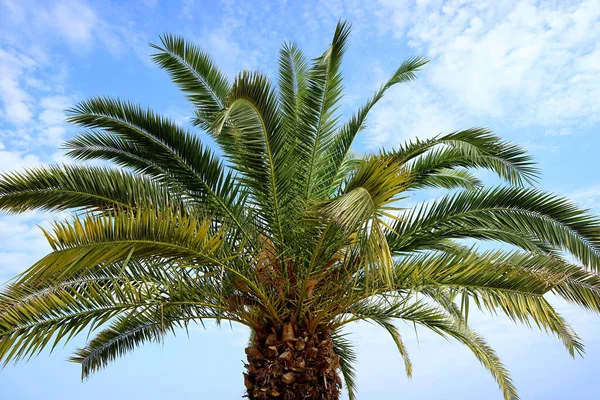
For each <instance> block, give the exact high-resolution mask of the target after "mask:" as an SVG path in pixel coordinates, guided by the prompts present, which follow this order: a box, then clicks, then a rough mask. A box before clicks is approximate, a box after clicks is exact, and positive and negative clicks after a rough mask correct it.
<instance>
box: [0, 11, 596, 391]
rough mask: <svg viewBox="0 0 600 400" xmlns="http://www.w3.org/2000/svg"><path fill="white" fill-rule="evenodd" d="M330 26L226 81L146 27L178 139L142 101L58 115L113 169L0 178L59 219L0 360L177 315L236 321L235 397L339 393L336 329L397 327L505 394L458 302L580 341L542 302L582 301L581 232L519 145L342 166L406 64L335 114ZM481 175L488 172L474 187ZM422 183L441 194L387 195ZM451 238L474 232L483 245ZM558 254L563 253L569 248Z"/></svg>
mask: <svg viewBox="0 0 600 400" xmlns="http://www.w3.org/2000/svg"><path fill="white" fill-rule="evenodd" d="M349 32H350V29H349V25H348V24H346V23H344V22H341V23H339V24H338V26H337V28H336V30H335V34H334V37H333V40H332V43H331V45H330V46H329V48H328V49H327V50H326V51H325V52H324V53H323V54H322V55H321V56H320V57H318V58H316V59H315V60H313V61H312V62H309V61H307V59H306V58H305V56H304V55H303V53H302V52H301V51H300V50H299V49H298V47H296V46H295V45H293V44H284V45H283V47H282V49H281V52H280V58H279V76H278V82H277V87H276V88H275V87H274V86H273V85H272V84H271V82H270V80H269V79H268V78H267V77H266V76H264V75H262V74H260V73H256V72H245V71H244V72H242V73H240V74H239V75H238V76H237V77H236V78H235V80H234V81H233V82H232V83H230V81H229V80H228V79H227V78H226V77H225V76H224V74H222V73H221V72H220V71H219V70H218V69H217V67H216V66H215V65H214V64H213V62H212V61H211V59H210V58H209V56H208V55H207V54H206V53H204V52H203V51H201V50H200V49H199V48H198V47H196V46H194V45H192V44H190V43H188V42H186V41H184V40H183V39H181V38H179V37H176V36H171V35H164V36H163V37H162V38H161V44H160V45H153V47H154V48H155V49H156V54H154V55H153V56H152V58H153V60H154V61H155V62H156V63H157V64H158V65H159V66H160V67H162V68H164V69H165V70H167V71H168V73H169V74H170V76H171V78H172V80H173V81H174V82H175V83H176V84H177V85H178V86H179V87H180V88H181V89H182V90H183V91H184V92H185V93H186V94H187V96H188V98H189V100H190V101H191V103H192V105H193V107H194V112H195V118H194V120H193V121H194V125H195V126H197V127H199V128H201V129H202V130H204V131H206V132H208V133H209V134H210V135H211V136H212V139H213V141H214V143H215V144H216V145H218V147H219V149H220V150H218V151H216V150H213V148H212V147H214V146H212V147H211V146H207V145H205V144H203V143H201V141H200V139H199V138H198V137H197V136H196V135H195V134H193V133H190V132H188V131H187V130H186V129H184V128H182V127H181V126H179V125H177V124H175V123H173V122H172V121H170V120H169V119H167V118H164V117H161V116H159V115H157V114H155V113H153V112H152V111H150V110H146V109H144V108H141V107H140V106H137V105H134V104H131V103H128V102H124V101H121V100H114V99H109V98H93V99H90V100H88V101H85V102H82V103H80V104H79V105H77V106H76V107H74V108H73V109H71V110H70V116H69V121H70V122H72V123H74V124H76V125H78V126H80V127H83V128H85V129H87V131H86V132H84V133H82V134H80V135H79V136H77V137H75V138H74V139H72V140H70V141H69V142H67V144H66V148H67V149H68V155H70V156H71V157H73V158H75V159H77V160H108V161H111V162H113V163H114V164H116V165H118V166H119V167H121V168H113V167H106V166H88V165H85V164H84V165H65V166H51V167H47V168H36V169H29V170H26V171H23V172H13V173H8V174H4V175H2V177H1V178H0V209H2V210H4V211H7V212H24V211H28V210H33V209H42V210H50V211H57V210H73V212H72V218H70V219H69V220H67V221H64V222H56V223H55V224H54V225H53V227H52V229H50V230H49V231H45V232H44V233H45V235H46V237H47V239H48V241H49V243H50V245H51V246H52V252H51V253H50V254H48V255H47V256H45V257H44V258H42V259H41V260H39V261H38V262H37V263H35V264H34V265H33V266H32V267H30V268H29V269H27V270H26V271H25V272H23V273H22V274H21V275H19V276H18V277H16V278H15V279H14V280H13V281H11V282H10V283H9V284H7V285H6V287H5V288H4V289H3V291H2V292H1V294H0V306H1V309H0V359H1V360H4V361H5V362H7V363H8V362H10V361H18V360H21V359H23V358H27V357H30V356H33V355H36V354H38V353H39V352H40V351H41V350H42V349H43V348H45V347H48V346H51V347H52V348H53V347H54V346H55V345H56V344H57V343H59V342H61V341H68V340H69V339H71V338H72V337H73V336H74V335H76V334H78V333H79V332H81V331H82V330H83V329H85V328H90V327H91V329H92V330H96V331H99V332H97V334H96V336H95V337H94V338H92V339H91V340H90V341H89V342H88V343H87V345H86V346H85V347H83V348H81V349H79V350H77V352H76V354H75V355H74V356H73V357H72V358H71V360H72V361H75V362H78V363H81V365H82V373H83V376H84V377H86V376H88V375H89V374H90V373H92V372H94V371H96V370H98V369H100V368H102V367H104V366H106V365H107V364H108V363H109V362H111V361H113V360H114V359H115V358H117V357H118V356H121V355H123V354H124V353H126V352H128V351H130V350H133V349H134V348H135V347H137V346H138V345H140V344H142V343H143V342H147V341H156V340H161V338H162V337H163V336H164V335H165V334H168V333H169V332H173V331H174V330H175V329H177V328H180V327H186V326H187V325H188V324H189V323H191V322H202V323H204V321H205V320H215V321H216V322H217V323H220V322H222V321H232V322H237V323H240V324H243V325H246V326H248V327H249V328H250V330H251V333H252V334H251V338H250V344H249V346H248V348H247V349H246V353H247V355H248V364H247V365H246V367H247V372H246V374H245V385H246V388H247V391H248V394H247V396H248V397H249V398H251V399H268V398H282V399H296V398H297V399H301V398H302V399H304V398H314V399H317V398H323V397H326V398H332V399H334V398H337V397H338V396H339V391H340V388H341V383H342V381H341V379H340V377H339V376H338V373H340V374H341V375H342V377H343V378H344V381H345V384H346V388H347V390H348V392H349V395H350V397H351V398H354V397H355V387H354V386H355V385H354V371H353V362H354V353H353V351H352V343H351V342H350V341H349V340H348V338H347V337H346V336H345V335H344V334H343V333H342V328H343V327H344V326H345V325H347V324H349V323H351V322H355V321H360V320H368V321H371V322H374V323H375V324H377V325H379V326H381V327H382V328H383V329H385V330H387V331H388V332H389V334H390V335H391V339H392V340H393V341H394V342H395V344H396V345H397V347H398V350H399V351H400V353H401V355H402V357H403V358H404V361H405V366H406V372H407V373H408V374H409V375H410V374H411V363H410V360H409V357H408V354H407V351H406V349H405V347H404V344H403V342H402V339H401V337H400V334H399V332H398V330H397V328H396V326H395V325H394V322H395V321H398V320H404V321H408V322H410V323H414V324H416V325H420V326H423V327H425V328H428V329H431V330H433V331H435V332H436V333H439V334H440V335H443V336H446V337H452V338H454V339H456V340H458V341H460V342H462V343H464V344H465V345H466V346H468V348H469V349H470V350H472V352H473V353H474V355H475V356H476V357H477V358H478V359H479V360H480V361H481V363H482V364H483V365H484V366H485V367H486V368H487V369H488V370H489V371H490V372H491V373H492V375H493V376H494V378H495V379H496V381H497V382H498V385H499V386H500V389H501V390H502V391H503V393H504V397H505V398H507V399H515V398H517V394H516V392H515V388H514V387H513V384H512V383H511V380H510V377H509V375H508V373H507V371H506V370H505V368H504V367H503V366H502V364H501V363H500V361H499V359H498V357H497V355H496V354H495V353H494V351H493V350H492V349H491V348H490V347H489V346H488V345H487V344H486V343H485V341H484V340H483V339H482V338H481V337H480V336H479V335H478V334H477V333H476V332H474V331H473V330H472V329H471V328H470V327H469V326H468V324H467V315H468V310H469V304H471V303H474V304H475V305H476V306H477V307H479V308H480V309H482V310H487V311H490V312H497V311H500V312H502V313H504V314H506V315H508V316H509V317H510V319H512V320H514V321H517V322H521V323H524V324H526V325H531V324H534V325H537V326H538V327H540V328H542V329H544V330H546V331H549V332H551V333H552V334H554V335H556V336H557V337H558V338H560V340H562V342H563V343H564V345H565V347H566V348H567V350H568V351H569V352H570V353H571V355H574V354H575V353H582V351H583V346H582V344H581V342H580V340H579V338H578V337H577V336H576V334H575V333H574V332H573V331H572V330H571V328H570V327H569V325H568V324H567V323H566V322H565V321H564V320H563V318H562V317H561V316H560V315H559V314H558V313H557V312H556V311H555V310H554V309H553V307H552V306H551V305H550V303H549V302H548V301H547V300H546V299H545V297H544V295H546V294H548V293H552V294H555V295H557V296H560V297H562V298H564V299H566V300H567V301H568V302H571V303H575V304H578V305H580V306H582V307H584V308H586V309H589V310H593V311H596V312H598V311H600V279H599V277H598V275H597V272H598V268H599V266H600V223H599V221H598V220H597V219H596V218H594V217H592V216H590V215H589V214H586V213H585V212H584V211H582V210H580V209H578V208H577V207H576V206H575V205H573V204H572V203H571V202H569V201H568V200H566V199H564V198H559V197H556V196H554V195H552V194H547V193H544V192H542V191H540V190H538V189H536V188H533V187H531V184H532V183H533V182H534V181H535V179H536V176H537V170H536V168H535V166H534V165H533V163H532V161H531V159H530V157H529V156H528V155H527V154H526V153H525V152H524V150H523V149H521V148H520V147H518V146H515V145H513V144H509V143H507V142H503V141H501V140H500V139H499V138H498V137H497V136H494V135H493V134H492V133H491V132H490V131H488V130H487V129H483V128H475V129H467V130H463V131H457V132H453V133H450V134H446V135H440V136H437V137H434V138H432V139H429V140H413V141H410V142H408V143H405V144H404V145H401V146H399V147H398V148H397V149H394V150H387V151H384V150H382V151H380V152H378V153H376V154H369V155H366V156H363V157H359V156H357V155H356V154H354V153H353V152H352V151H351V145H352V142H353V140H354V139H355V137H356V136H357V134H358V133H359V132H360V131H361V130H362V129H363V128H364V127H365V122H366V118H367V114H368V113H369V111H370V110H371V108H372V107H373V106H374V105H375V104H376V103H377V102H378V101H379V100H380V99H381V98H382V96H383V95H384V94H385V92H386V91H387V90H388V89H389V88H390V87H392V86H394V85H396V84H398V83H402V82H406V81H410V80H413V79H414V78H415V72H416V71H417V70H418V69H419V68H420V67H422V66H423V65H424V64H425V63H426V60H424V59H423V58H419V57H415V58H411V59H408V60H407V61H405V62H404V63H403V64H402V65H400V67H399V68H398V70H397V71H396V72H395V73H394V74H393V76H392V77H391V78H390V79H389V80H388V81H387V82H386V83H385V84H384V85H383V86H381V88H380V89H379V90H378V91H377V92H376V93H375V94H374V95H373V97H371V98H370V99H369V100H368V101H367V103H366V104H365V105H364V106H363V107H362V108H360V109H359V110H358V111H357V112H356V113H355V114H354V115H353V116H352V117H351V118H350V119H349V120H348V121H347V122H345V123H343V124H341V123H340V116H339V112H338V106H339V101H340V99H341V98H342V76H341V73H340V64H341V61H342V56H343V54H344V50H345V49H346V42H347V38H348V34H349ZM474 169H487V170H490V171H493V172H494V173H496V174H497V175H498V176H499V177H500V178H501V179H502V180H503V181H504V184H502V185H501V186H498V187H493V188H483V187H482V183H481V182H480V181H479V179H477V178H476V176H475V175H474V174H473V173H472V171H473V170H474ZM424 188H443V189H447V190H449V193H448V194H447V195H446V196H444V197H442V198H440V199H438V200H435V201H430V202H426V203H423V204H421V205H418V206H415V207H411V208H404V207H403V203H402V199H403V198H405V197H406V196H408V195H409V194H411V193H413V192H414V191H417V190H419V189H424ZM463 239H476V240H486V241H492V242H494V243H499V244H508V245H510V246H502V248H503V249H500V250H488V251H481V250H479V249H478V248H477V247H475V246H473V245H472V243H471V242H469V241H467V242H465V241H464V240H463ZM573 260H574V261H573Z"/></svg>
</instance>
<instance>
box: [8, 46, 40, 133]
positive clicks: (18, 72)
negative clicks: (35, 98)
mask: <svg viewBox="0 0 600 400" xmlns="http://www.w3.org/2000/svg"><path fill="white" fill-rule="evenodd" d="M34 66H35V62H34V61H33V60H32V59H31V58H29V57H27V56H25V55H23V54H18V53H14V52H9V51H5V50H3V49H2V48H0V100H2V105H3V110H2V115H3V119H4V120H6V121H8V122H10V123H13V124H23V123H26V122H28V121H30V119H31V118H32V116H33V111H32V104H31V103H32V99H31V96H30V95H29V94H28V93H27V92H26V91H25V90H24V89H23V88H22V86H21V84H20V80H21V79H22V78H23V76H24V75H25V74H27V73H28V72H29V71H30V70H31V69H33V68H34Z"/></svg>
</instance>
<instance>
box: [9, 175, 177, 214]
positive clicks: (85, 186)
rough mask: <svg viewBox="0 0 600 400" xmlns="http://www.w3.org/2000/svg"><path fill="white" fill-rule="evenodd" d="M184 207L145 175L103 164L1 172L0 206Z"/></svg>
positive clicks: (57, 208) (23, 208) (53, 208)
mask: <svg viewBox="0 0 600 400" xmlns="http://www.w3.org/2000/svg"><path fill="white" fill-rule="evenodd" d="M148 207H156V208H167V207H175V208H179V209H181V210H183V209H184V207H185V203H184V202H183V199H182V198H181V197H180V196H177V194H176V193H174V192H173V191H169V190H168V188H167V187H166V186H164V185H161V184H159V183H157V182H155V181H153V180H150V179H148V178H146V177H144V176H139V175H133V174H131V173H129V172H126V171H120V170H116V169H110V168H105V167H89V166H72V165H64V166H50V167H44V168H32V169H29V170H25V171H24V172H11V173H5V174H2V175H0V209H1V210H5V211H11V212H17V213H19V212H25V211H29V210H34V209H43V210H50V211H62V210H67V209H83V210H88V211H110V210H113V209H115V208H131V209H136V208H148Z"/></svg>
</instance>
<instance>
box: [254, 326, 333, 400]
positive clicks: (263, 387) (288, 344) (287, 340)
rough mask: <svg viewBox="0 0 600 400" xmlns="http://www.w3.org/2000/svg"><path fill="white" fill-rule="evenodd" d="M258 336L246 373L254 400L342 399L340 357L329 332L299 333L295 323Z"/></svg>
mask: <svg viewBox="0 0 600 400" xmlns="http://www.w3.org/2000/svg"><path fill="white" fill-rule="evenodd" d="M268 332H270V333H269V334H265V335H260V336H257V337H256V338H255V340H254V343H253V345H252V347H248V348H247V349H246V354H247V359H248V363H247V364H246V373H244V385H245V386H246V389H247V394H246V397H248V398H249V399H250V400H267V399H282V400H300V399H328V400H336V399H338V398H339V395H340V389H341V383H342V381H341V379H340V377H339V375H338V369H339V365H340V364H339V357H338V356H337V355H336V354H335V353H334V351H333V343H332V341H331V336H330V334H329V332H327V331H325V332H319V333H315V334H312V335H309V334H308V333H306V332H302V333H298V332H296V331H295V329H294V328H293V327H292V325H291V324H286V325H284V327H283V328H282V329H281V330H280V332H276V331H275V330H268Z"/></svg>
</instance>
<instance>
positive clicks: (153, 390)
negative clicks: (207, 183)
mask: <svg viewBox="0 0 600 400" xmlns="http://www.w3.org/2000/svg"><path fill="white" fill-rule="evenodd" d="M340 18H346V19H348V20H349V21H350V22H351V23H352V24H353V26H354V31H353V35H352V38H351V42H350V46H349V48H348V54H347V57H346V59H345V62H344V64H343V70H344V73H345V78H346V81H345V82H346V96H345V98H344V101H343V108H342V111H343V112H344V113H346V115H347V114H348V113H349V112H351V111H352V110H353V109H355V108H356V107H358V106H359V105H360V104H361V103H362V101H363V100H365V99H366V98H367V97H368V96H370V95H371V93H372V92H373V90H374V89H375V88H377V87H378V85H379V84H381V83H382V82H383V81H384V80H385V79H386V78H387V77H388V76H389V74H391V73H392V71H393V70H394V69H395V68H396V67H397V66H398V65H399V64H400V63H401V62H402V61H403V60H404V59H405V58H407V57H409V56H412V55H415V54H421V55H424V56H427V57H429V58H430V59H431V63H430V64H429V65H428V66H427V67H426V68H425V69H424V70H423V72H422V73H421V74H420V79H419V80H418V81H417V82H414V83H411V84H408V85H404V86H401V87H398V88H395V89H393V90H392V91H390V92H389V95H388V96H387V98H386V99H385V100H384V101H383V102H382V103H380V104H379V105H378V106H377V107H376V109H375V110H374V111H373V113H372V115H371V118H370V120H369V127H368V129H366V130H365V131H364V132H363V134H362V136H361V137H360V139H359V140H358V142H357V145H356V148H355V150H356V151H357V152H361V153H364V152H368V151H373V150H376V149H377V148H379V147H382V146H384V147H388V148H389V147H393V146H395V145H397V144H398V143H400V142H401V141H403V140H405V139H408V138H411V137H415V136H419V137H427V136H431V135H434V134H437V133H440V132H448V131H451V130H454V129H458V128H465V127H470V126H479V125H485V126H488V127H490V128H492V129H493V130H494V131H495V132H496V133H498V134H500V135H501V136H503V137H504V138H506V139H509V140H512V141H514V142H517V143H520V144H522V145H524V146H526V147H527V148H528V149H529V150H530V151H531V153H532V154H533V155H534V156H535V158H536V159H537V160H538V161H539V164H540V167H541V169H542V170H543V178H542V179H541V181H540V186H542V187H543V188H545V189H547V190H549V191H552V192H555V193H559V194H563V195H567V196H569V197H571V198H572V199H574V200H575V201H576V202H577V203H579V204H580V205H582V206H584V207H586V208H590V209H593V210H594V212H596V213H599V212H600V177H599V176H598V174H597V165H598V156H597V149H598V147H599V145H600V132H599V128H600V101H599V100H600V41H599V39H598V38H600V2H599V1H598V0H590V1H573V2H571V1H558V0H557V1H539V2H536V1H503V0H499V1H494V2H490V1H452V0H450V1H445V2H444V1H436V0H430V1H416V2H414V1H395V0H371V1H369V0H364V1H363V0H350V1H341V0H338V1H336V0H321V1H299V2H294V1H291V0H289V1H285V0H282V1H272V2H256V1H243V2H242V1H210V2H209V1H200V0H196V1H193V0H183V1H175V0H172V1H166V0H163V1H160V0H146V1H139V2H134V1H127V2H125V1H123V2H119V1H111V2H108V1H99V2H92V1H72V0H64V1H59V2H52V1H39V2H32V1H25V0H15V1H11V0H8V1H6V0H0V171H6V170H13V169H20V168H22V167H26V166H34V165H40V164H47V163H57V162H58V163H60V162H65V161H67V160H66V159H64V158H63V156H62V152H61V150H60V144H61V142H63V140H64V139H65V138H68V137H70V136H72V135H74V134H76V133H77V132H76V131H75V130H74V129H73V128H72V127H70V126H68V125H66V124H65V123H64V122H63V119H64V109H65V108H67V107H69V106H71V105H73V104H74V103H76V102H77V101H80V100H82V99H85V98H86V97H89V96H93V95H109V96H118V97H121V98H127V99H129V100H132V101H135V102H139V103H141V104H143V105H146V106H150V107H152V108H154V109H155V110H157V111H160V112H162V113H164V114H165V115H167V116H169V117H170V118H173V119H174V120H176V121H178V122H179V123H181V124H186V123H187V119H188V117H189V116H190V114H191V113H190V109H189V107H188V105H187V103H186V102H185V99H184V98H183V96H182V95H181V94H180V93H179V92H178V91H177V89H176V88H175V87H174V86H173V85H172V84H171V83H170V82H169V80H168V77H167V76H166V74H165V73H164V72H163V71H160V70H159V69H158V68H157V67H156V66H154V65H153V64H152V63H151V62H150V61H149V57H148V54H149V53H150V49H149V47H148V46H147V43H148V42H150V41H157V40H158V35H159V34H160V33H162V32H173V33H177V34H181V35H184V36H185V37H187V38H188V39H190V40H194V41H195V42H196V43H197V44H199V45H200V46H202V47H203V48H204V49H206V50H207V51H209V52H210V53H211V54H212V55H213V56H214V58H215V60H216V61H217V63H218V64H219V65H220V66H221V67H222V69H223V70H224V71H225V72H227V73H228V74H229V75H230V76H233V75H234V74H235V73H236V72H237V71H239V70H240V69H259V70H261V71H263V72H265V73H267V74H269V75H273V74H274V72H275V70H276V68H277V63H276V57H277V51H278V48H279V46H280V45H281V43H282V42H283V41H284V40H294V41H296V42H297V43H298V44H299V45H300V46H301V47H302V48H303V49H305V51H306V52H307V53H308V54H309V55H310V56H317V55H318V54H319V52H320V51H322V50H323V49H324V48H325V46H326V45H327V43H328V41H329V39H330V37H331V34H332V32H333V29H334V27H335V23H336V22H337V20H338V19H340ZM483 177H484V178H485V175H483ZM409 201H410V200H409ZM57 217H60V216H56V215H54V216H53V215H48V214H38V213H28V214H25V215H19V216H0V282H2V281H5V280H6V279H8V278H10V277H11V276H13V275H14V274H15V273H17V272H19V271H22V270H23V269H25V268H26V267H27V266H29V265H30V264H31V263H32V262H34V261H35V260H36V259H37V258H39V257H40V256H42V255H44V254H45V252H47V251H48V246H47V245H46V243H45V242H44V239H43V237H42V235H41V232H40V230H39V228H38V225H42V226H44V225H45V224H47V223H48V221H49V220H51V219H52V218H57ZM558 308H559V310H560V311H561V312H562V313H563V314H564V315H565V316H566V317H567V318H568V319H569V320H570V321H571V322H572V324H573V326H574V328H575V329H576V330H577V331H578V333H579V334H580V335H581V336H582V338H583V339H584V341H585V342H586V344H587V355H586V357H585V358H584V359H581V358H579V359H571V358H570V357H569V356H568V354H567V352H566V351H564V350H563V349H562V348H561V345H560V343H559V342H558V341H557V340H556V339H553V338H550V337H547V336H545V335H544V334H542V333H539V332H536V331H531V330H528V329H527V328H525V327H515V326H513V325H511V324H510V323H509V322H508V321H506V320H505V319H503V318H500V317H497V318H491V317H485V316H480V315H475V316H474V318H473V325H474V326H475V327H476V328H477V329H478V330H479V331H481V332H482V333H483V334H484V335H485V336H487V337H488V339H489V341H490V343H491V344H492V345H493V346H495V348H496V349H497V350H498V352H499V354H500V355H501V357H502V359H503V360H504V361H505V363H506V364H507V366H508V367H509V369H510V370H511V371H512V373H513V377H514V379H515V381H516V384H517V386H518V387H519V389H520V393H521V396H522V398H523V399H524V400H536V399H564V398H576V399H580V400H586V399H590V400H591V399H597V398H600V388H599V387H598V385H597V383H596V380H597V372H598V371H600V338H599V337H598V332H600V318H599V317H598V316H594V315H590V314H587V313H585V312H583V311H579V310H576V309H574V308H571V307H567V306H565V305H563V304H559V306H558ZM400 328H401V330H402V331H403V332H404V333H405V338H406V339H405V341H406V342H407V345H408V347H409V349H410V350H411V355H412V358H413V362H414V364H415V372H414V377H413V379H412V380H410V381H409V380H407V379H406V378H405V377H404V375H403V370H402V362H401V360H400V357H399V356H397V355H396V354H395V350H394V346H393V343H392V342H391V341H390V340H389V339H388V338H387V337H386V336H385V335H384V334H383V333H382V332H380V331H378V330H376V329H375V328H373V327H371V326H369V325H358V326H356V327H354V328H353V329H352V335H353V338H354V339H355V340H356V341H357V344H358V356H359V364H358V373H359V379H358V385H359V392H358V394H359V399H361V400H370V399H379V398H410V399H412V400H419V399H458V398H460V399H464V400H470V399H473V400H475V399H500V398H501V396H500V392H499V391H498V390H497V389H496V387H495V384H494V382H493V380H492V378H491V377H489V376H488V375H487V373H486V372H485V371H484V370H483V369H482V368H481V367H480V366H479V365H478V362H477V361H476V360H475V359H474V358H473V357H471V356H470V354H469V352H468V351H467V350H465V349H463V348H462V347H460V346H459V345H457V344H455V343H451V342H447V341H445V340H444V339H441V338H439V337H435V336H434V335H432V334H430V333H428V332H425V331H419V332H418V340H417V339H416V338H415V335H414V331H413V329H412V327H408V326H401V327H400ZM83 340H84V338H79V339H77V340H76V341H74V342H73V343H70V344H68V345H67V346H66V347H65V348H64V349H63V348H58V349H57V350H55V352H54V353H52V354H48V353H47V352H45V353H42V355H41V356H40V357H38V358H37V359H34V360H31V361H30V362H29V363H27V364H19V365H17V366H12V365H10V366H8V367H6V368H4V369H3V370H0V399H11V400H13V399H14V400H25V399H31V400H34V399H48V400H51V399H66V400H69V399H80V398H85V399H89V400H93V399H107V398H109V399H114V400H119V399H125V398H131V396H135V397H139V398H146V399H165V398H177V399H214V398H223V399H236V398H241V395H242V394H243V384H242V382H243V381H242V377H241V371H242V368H243V366H242V361H241V360H242V358H243V348H244V347H245V343H246V340H247V332H246V331H245V330H244V329H243V328H242V327H236V326H234V327H233V329H230V328H229V327H224V328H222V329H217V328H215V327H208V328H207V329H206V330H204V329H203V328H201V327H197V328H195V329H192V330H191V332H190V338H189V339H188V338H187V336H186V335H185V333H183V332H182V333H181V334H180V335H178V336H177V337H175V338H168V339H167V340H166V342H165V344H164V347H163V346H162V345H158V344H157V345H149V346H147V347H144V348H142V349H140V350H139V351H137V352H135V353H133V354H130V355H128V356H126V357H125V358H123V359H121V360H118V361H116V362H115V363H114V364H113V365H112V367H111V368H109V369H107V370H104V371H101V372H99V373H98V374H96V375H95V376H93V377H92V378H91V379H90V380H88V381H86V382H84V383H81V382H80V380H79V369H78V367H77V365H74V364H70V363H68V362H66V361H64V360H65V359H66V358H67V357H68V355H69V354H70V353H69V351H70V350H72V349H73V348H75V347H76V346H77V345H80V344H82V342H83Z"/></svg>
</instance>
